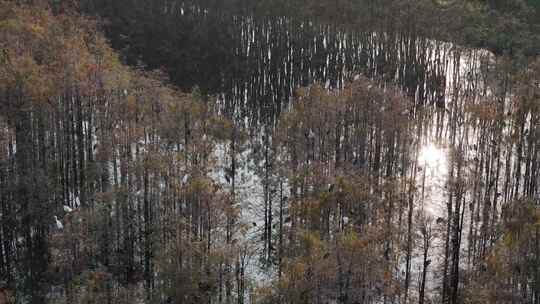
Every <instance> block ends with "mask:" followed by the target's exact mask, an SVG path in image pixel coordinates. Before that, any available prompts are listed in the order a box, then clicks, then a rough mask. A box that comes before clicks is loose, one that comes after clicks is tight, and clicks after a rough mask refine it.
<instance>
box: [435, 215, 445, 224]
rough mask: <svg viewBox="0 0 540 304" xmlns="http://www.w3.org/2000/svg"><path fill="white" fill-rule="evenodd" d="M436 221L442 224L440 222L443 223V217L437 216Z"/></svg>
mask: <svg viewBox="0 0 540 304" xmlns="http://www.w3.org/2000/svg"><path fill="white" fill-rule="evenodd" d="M436 223H437V224H442V223H444V219H443V218H442V217H439V218H437V221H436Z"/></svg>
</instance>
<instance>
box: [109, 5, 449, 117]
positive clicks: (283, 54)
mask: <svg viewBox="0 0 540 304" xmlns="http://www.w3.org/2000/svg"><path fill="white" fill-rule="evenodd" d="M175 11H176V13H174V14H172V13H170V12H163V11H160V12H159V13H156V14H160V17H159V18H156V17H155V15H153V16H151V17H150V15H152V14H150V13H144V14H141V16H140V19H141V21H139V22H143V23H144V24H145V26H144V27H142V26H138V27H136V29H140V30H128V31H123V30H121V29H117V28H113V27H112V26H111V27H110V30H109V31H110V32H111V33H112V40H113V41H114V42H115V44H116V47H118V48H123V49H126V48H127V49H126V52H124V53H125V54H126V55H127V58H128V61H131V62H132V63H134V62H136V61H137V60H139V59H141V60H142V61H143V62H145V64H147V65H148V67H149V68H160V67H164V68H165V69H166V70H167V71H168V72H169V75H170V77H171V80H172V81H173V83H175V84H176V85H178V86H180V87H181V88H183V89H186V90H189V89H191V88H192V87H194V86H198V87H200V88H201V90H202V91H203V92H204V93H211V94H218V95H219V97H220V98H219V100H220V101H221V103H220V107H221V110H222V111H223V112H225V113H227V114H228V115H230V116H236V117H237V118H244V117H249V121H250V122H251V123H252V124H257V123H259V122H264V121H274V119H275V117H276V116H277V115H279V113H280V112H281V110H282V109H283V108H284V107H285V106H286V105H287V104H288V101H289V98H290V97H291V96H292V95H293V92H294V90H295V88H297V87H299V86H306V85H309V84H311V83H313V82H322V83H324V84H326V85H327V86H329V87H342V86H343V83H344V81H346V80H347V79H349V78H351V77H352V76H353V75H354V74H356V73H363V74H365V75H367V76H369V77H380V78H383V79H384V80H387V81H390V82H395V83H398V84H399V85H400V86H402V87H403V88H404V89H405V91H406V92H407V94H408V95H410V96H414V97H415V98H416V99H417V101H418V102H422V103H423V102H426V101H429V102H436V101H439V102H443V97H444V86H445V73H444V71H445V65H446V64H447V63H448V62H446V61H445V60H444V57H445V56H446V55H447V52H449V51H448V46H445V45H443V44H439V43H434V42H433V41H430V40H427V39H420V38H417V37H415V36H414V35H410V34H406V33H398V32H397V31H396V32H388V31H387V32H384V33H383V32H373V31H369V32H363V33H362V32H356V33H351V32H348V31H344V30H340V29H339V28H338V27H337V26H330V25H317V24H314V23H312V22H307V21H305V20H300V19H299V18H285V17H281V18H267V17H264V18H253V17H238V16H231V15H228V14H224V13H217V12H218V11H219V10H216V11H212V10H201V9H199V8H195V7H191V8H190V9H188V8H183V9H181V10H178V9H177V10H175ZM137 20H138V19H137ZM145 20H148V21H147V22H145ZM156 20H158V22H156ZM120 32H126V33H128V34H127V36H128V37H127V38H124V39H122V37H120V36H118V37H115V36H114V35H115V34H117V33H120ZM122 41H132V43H130V44H129V45H127V43H123V42H122ZM440 105H441V106H442V104H440Z"/></svg>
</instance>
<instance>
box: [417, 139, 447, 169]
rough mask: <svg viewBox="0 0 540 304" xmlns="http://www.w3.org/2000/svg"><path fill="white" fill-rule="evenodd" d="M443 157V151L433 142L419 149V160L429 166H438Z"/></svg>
mask: <svg viewBox="0 0 540 304" xmlns="http://www.w3.org/2000/svg"><path fill="white" fill-rule="evenodd" d="M444 158H445V157H444V152H443V151H442V150H441V149H439V148H437V147H436V146H435V145H433V144H427V145H425V146H424V147H422V150H420V156H419V161H420V162H421V163H423V164H426V165H427V166H429V167H432V168H434V167H438V166H439V165H440V164H441V162H443V161H444Z"/></svg>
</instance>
